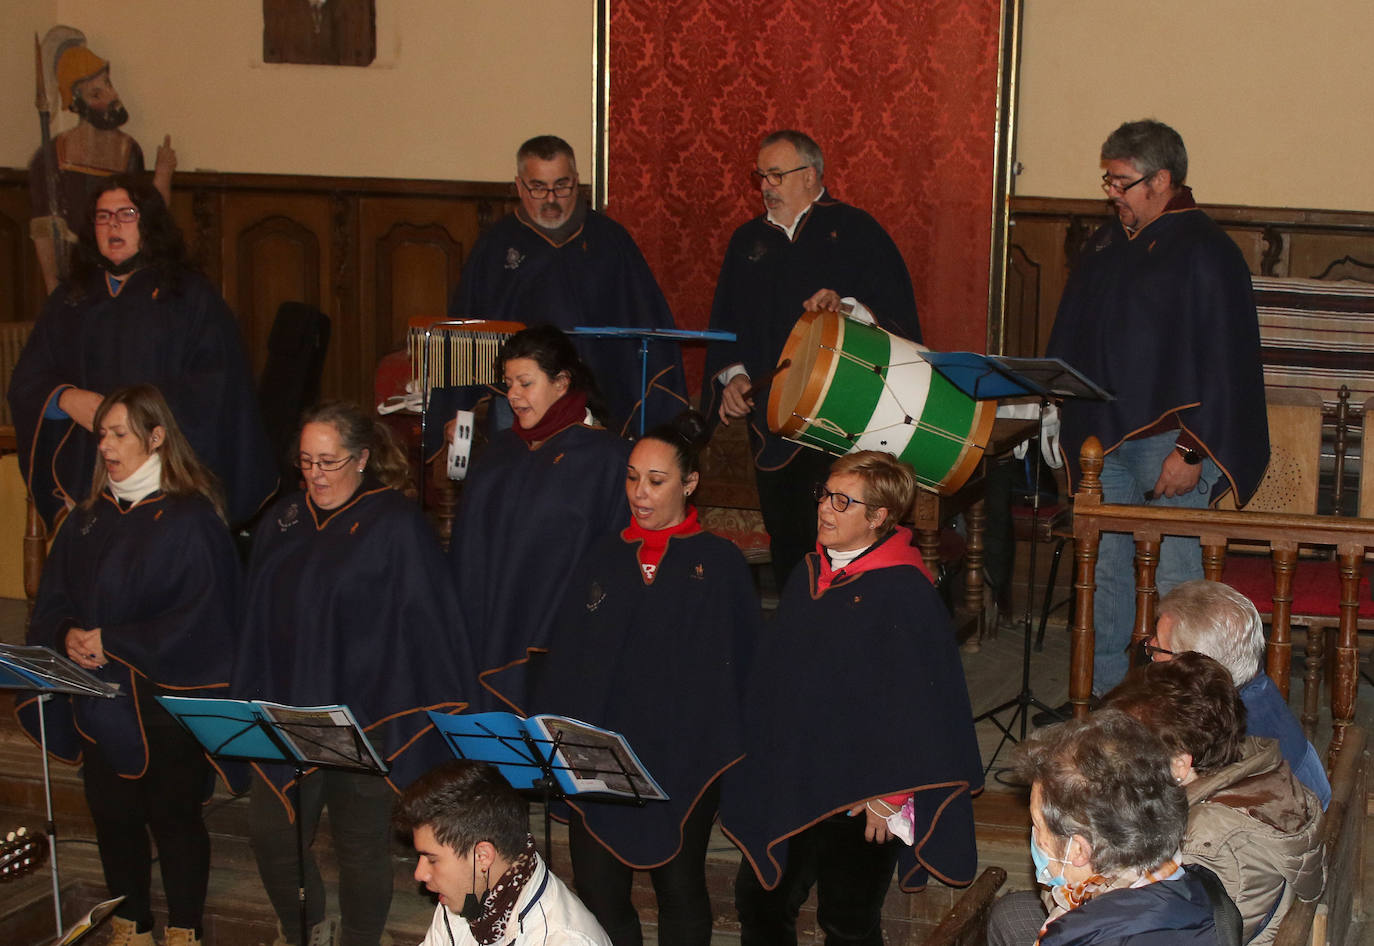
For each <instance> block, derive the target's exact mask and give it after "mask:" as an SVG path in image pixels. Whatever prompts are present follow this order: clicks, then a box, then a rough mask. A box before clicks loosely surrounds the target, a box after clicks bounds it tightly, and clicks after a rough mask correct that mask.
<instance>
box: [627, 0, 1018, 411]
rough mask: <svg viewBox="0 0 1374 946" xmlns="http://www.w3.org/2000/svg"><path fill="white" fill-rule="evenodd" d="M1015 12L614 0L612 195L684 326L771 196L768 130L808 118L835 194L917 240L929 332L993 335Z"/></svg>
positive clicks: (967, 340) (915, 267)
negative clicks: (759, 176)
mask: <svg viewBox="0 0 1374 946" xmlns="http://www.w3.org/2000/svg"><path fill="white" fill-rule="evenodd" d="M999 16H1000V4H999V3H998V2H997V0H776V2H770V3H766V4H761V3H750V2H743V3H742V2H739V0H612V4H611V35H610V47H611V50H610V67H611V94H610V116H609V121H608V132H609V147H608V154H609V162H608V163H609V172H608V191H607V195H608V199H607V211H608V212H609V213H610V214H611V216H613V217H615V218H616V219H617V220H619V221H621V222H622V223H623V224H625V226H626V227H628V228H629V230H630V232H631V233H633V234H634V236H635V239H636V240H637V241H638V243H639V245H640V248H641V249H642V250H643V251H644V255H645V256H646V257H647V258H648V260H649V265H650V266H652V267H653V270H654V273H655V274H656V275H657V276H658V280H659V283H660V285H662V287H663V291H664V293H665V294H666V295H667V296H668V301H669V303H670V304H671V305H672V307H673V314H674V316H675V317H676V319H677V323H678V325H679V326H680V327H682V328H693V329H699V328H705V327H706V324H707V322H708V320H709V317H710V309H711V295H712V292H713V291H714V289H715V281H716V276H717V274H718V271H719V269H720V262H721V257H722V255H723V254H724V252H725V245H726V242H727V241H728V240H729V238H730V234H731V232H733V230H734V229H735V227H737V226H738V225H739V224H741V223H743V222H744V221H745V220H747V219H749V218H750V217H753V216H757V215H758V214H759V213H761V211H762V203H761V201H760V199H759V192H758V188H757V187H756V186H754V185H753V184H752V183H751V182H750V179H749V171H750V169H752V168H753V166H754V159H755V157H756V156H757V153H758V142H759V139H760V138H762V137H763V135H764V134H766V133H767V132H769V131H772V130H774V129H777V128H797V129H799V130H801V131H805V132H806V133H808V134H809V135H811V136H812V137H813V138H815V139H816V140H817V141H818V142H819V143H820V145H821V147H822V148H823V149H824V151H825V162H826V169H825V180H826V185H827V187H828V189H829V191H830V193H831V194H832V195H833V196H835V197H837V198H839V199H840V200H844V201H847V202H848V203H852V204H855V205H856V206H859V207H862V208H863V209H865V210H867V211H868V212H869V213H871V214H872V215H873V216H874V217H876V218H877V219H878V221H879V222H880V223H882V225H883V226H884V227H885V228H887V231H888V232H889V233H891V234H892V237H893V239H894V240H896V242H897V245H898V247H900V248H901V251H902V255H903V256H904V257H905V258H906V263H907V268H908V269H910V270H911V278H912V282H913V283H914V284H915V286H916V301H917V304H918V306H919V309H920V315H921V326H922V331H923V332H924V334H925V341H926V344H927V345H929V346H930V347H931V348H935V349H937V350H942V351H955V350H971V351H984V350H985V342H986V332H987V299H988V254H989V243H990V239H991V215H992V190H993V158H994V137H995V131H996V126H997V112H996V97H997V60H998V25H999ZM700 372H701V361H700V358H699V357H698V358H695V359H691V358H690V357H689V365H688V373H689V375H690V376H691V382H692V383H693V385H699V384H700Z"/></svg>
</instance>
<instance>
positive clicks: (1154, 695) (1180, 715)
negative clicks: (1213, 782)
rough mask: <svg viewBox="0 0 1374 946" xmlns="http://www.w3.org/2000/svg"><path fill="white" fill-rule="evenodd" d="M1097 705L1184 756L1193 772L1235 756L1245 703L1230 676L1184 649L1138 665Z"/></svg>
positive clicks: (1207, 769) (1225, 762) (1209, 769)
mask: <svg viewBox="0 0 1374 946" xmlns="http://www.w3.org/2000/svg"><path fill="white" fill-rule="evenodd" d="M1103 704H1104V705H1105V706H1111V707H1114V708H1116V709H1119V710H1121V711H1122V712H1124V713H1129V714H1130V715H1131V716H1133V717H1135V718H1136V719H1138V720H1140V721H1141V722H1142V723H1144V724H1145V725H1146V726H1148V727H1149V728H1150V731H1151V732H1153V733H1155V734H1156V735H1157V736H1159V738H1160V739H1162V740H1163V741H1164V744H1165V745H1166V746H1168V747H1169V751H1170V752H1171V753H1172V754H1173V755H1178V754H1180V753H1183V752H1186V753H1188V754H1189V755H1190V756H1192V757H1193V768H1195V769H1197V770H1198V772H1201V773H1206V772H1212V771H1215V770H1216V769H1219V768H1221V767H1222V766H1226V765H1230V764H1231V763H1232V762H1235V761H1236V760H1237V759H1239V758H1240V744H1241V740H1243V739H1244V738H1245V704H1244V703H1242V702H1241V701H1240V694H1239V693H1238V692H1236V685H1235V683H1234V682H1233V681H1232V680H1231V674H1230V672H1229V671H1228V670H1227V669H1226V668H1225V667H1223V666H1222V665H1221V664H1219V663H1218V662H1217V661H1215V660H1213V659H1212V658H1211V657H1208V656H1207V655H1206V654H1203V653H1199V652H1197V651H1186V652H1184V653H1181V654H1179V655H1177V656H1176V657H1174V658H1173V659H1172V660H1166V661H1156V662H1154V663H1148V664H1141V665H1140V666H1139V667H1136V668H1135V669H1134V670H1132V671H1131V672H1130V673H1128V674H1127V675H1126V679H1124V680H1122V681H1121V683H1119V684H1117V686H1116V688H1115V689H1113V690H1112V691H1111V692H1110V693H1108V694H1107V696H1106V697H1105V698H1104V700H1103Z"/></svg>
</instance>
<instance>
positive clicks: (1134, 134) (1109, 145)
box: [1102, 118, 1188, 187]
mask: <svg viewBox="0 0 1374 946" xmlns="http://www.w3.org/2000/svg"><path fill="white" fill-rule="evenodd" d="M1102 160H1103V161H1129V162H1131V164H1132V165H1133V166H1134V167H1135V169H1136V170H1137V171H1139V172H1140V173H1141V174H1144V175H1145V176H1147V177H1148V176H1150V175H1151V174H1154V173H1155V172H1156V171H1161V170H1163V171H1168V172H1169V174H1170V176H1172V177H1173V181H1174V186H1175V187H1182V186H1183V182H1184V181H1185V180H1186V179H1187V177H1188V149H1187V148H1185V147H1183V138H1182V136H1181V135H1179V133H1178V132H1176V131H1174V130H1173V129H1172V128H1170V127H1169V126H1168V125H1166V124H1164V123H1163V122H1157V121H1155V120H1154V119H1153V118H1146V119H1143V120H1141V121H1138V122H1126V123H1125V124H1124V125H1122V126H1121V127H1120V128H1118V129H1117V130H1116V131H1114V132H1112V133H1111V134H1110V135H1108V136H1107V140H1106V141H1104V142H1102Z"/></svg>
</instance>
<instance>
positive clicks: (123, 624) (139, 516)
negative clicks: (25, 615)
mask: <svg viewBox="0 0 1374 946" xmlns="http://www.w3.org/2000/svg"><path fill="white" fill-rule="evenodd" d="M238 592H239V563H238V556H237V554H236V553H235V551H234V546H233V542H232V541H231V539H230V536H229V530H228V529H226V528H225V526H224V523H223V522H222V521H220V518H219V516H218V515H216V513H215V510H214V507H213V506H211V505H210V503H209V502H208V501H207V500H205V499H204V498H202V497H200V496H168V495H166V494H164V493H162V492H157V493H154V494H153V495H152V496H150V497H148V498H146V499H144V500H142V501H140V502H138V503H135V504H134V505H133V506H131V507H121V506H120V504H119V503H118V502H116V500H115V499H114V497H113V496H111V495H110V493H109V492H108V491H106V492H104V493H102V494H101V496H100V498H99V499H98V500H97V501H96V503H95V506H94V507H93V508H91V509H84V508H80V507H78V508H77V509H75V510H74V511H73V512H72V513H71V515H70V516H68V517H67V519H66V520H65V521H64V522H63V524H62V528H61V529H60V530H58V533H57V537H56V538H55V539H54V540H53V545H52V551H51V552H50V553H49V556H48V560H47V562H46V564H45V565H44V567H43V580H42V584H41V585H40V587H39V592H38V600H37V602H36V603H35V605H34V612H33V619H32V622H31V623H30V625H29V631H28V635H27V638H26V640H27V642H28V643H30V644H40V645H42V646H45V647H51V648H54V649H55V650H56V651H57V652H58V653H59V654H63V655H65V654H66V638H67V631H68V630H69V629H70V628H72V627H80V628H83V629H90V628H96V627H98V628H100V629H101V641H102V645H103V647H104V651H105V656H106V657H107V658H108V661H107V662H106V664H105V665H104V666H103V667H101V668H100V669H99V670H96V671H93V673H94V675H95V676H97V677H99V678H100V679H102V680H104V681H106V682H109V683H118V684H120V687H121V691H122V695H121V696H120V697H117V698H116V699H113V700H108V699H104V698H101V697H87V696H78V697H71V696H65V695H57V696H54V698H53V699H52V700H51V701H50V702H49V703H48V704H47V706H46V708H45V709H44V722H45V725H46V727H47V737H48V749H49V752H50V753H51V754H52V755H54V756H55V757H57V758H59V759H61V760H63V761H65V762H70V763H72V764H76V763H78V762H80V761H81V760H82V757H83V754H84V753H85V752H91V751H99V752H100V753H101V754H102V756H103V757H104V759H105V760H106V761H107V762H108V763H109V765H110V766H111V767H112V768H114V770H115V771H117V772H118V773H119V774H120V775H122V776H125V777H127V778H137V777H139V776H141V775H142V774H143V773H144V771H145V770H146V768H147V765H148V744H147V736H146V733H145V720H146V719H147V717H148V714H149V713H150V712H151V713H162V712H163V711H162V710H161V709H160V708H158V707H157V705H156V703H155V702H154V701H153V696H154V695H157V694H162V695H175V696H214V695H222V694H223V693H224V692H225V690H226V688H227V687H228V685H229V671H230V665H231V663H232V661H233V654H234V639H235V636H236V631H235V626H234V619H235V616H236V614H237V610H238ZM36 708H37V698H36V696H34V695H33V694H23V695H22V696H21V697H20V698H19V707H18V714H19V718H20V721H21V723H22V724H23V725H24V728H25V729H26V730H27V731H28V732H29V734H30V735H31V736H32V737H33V738H34V739H35V740H37V738H38V715H37V713H36V711H35V710H36ZM167 722H168V725H171V721H170V720H168V721H167ZM206 787H207V795H208V789H209V788H210V786H209V785H207V786H206Z"/></svg>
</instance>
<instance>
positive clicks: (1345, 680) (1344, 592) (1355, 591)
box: [1327, 545, 1364, 767]
mask: <svg viewBox="0 0 1374 946" xmlns="http://www.w3.org/2000/svg"><path fill="white" fill-rule="evenodd" d="M1336 555H1337V558H1338V560H1339V561H1340V565H1341V625H1340V630H1339V631H1338V632H1337V634H1336V653H1335V655H1334V656H1335V664H1336V667H1335V670H1336V679H1335V683H1334V684H1333V685H1332V687H1331V726H1332V730H1331V748H1330V749H1329V750H1328V753H1329V754H1328V755H1327V766H1328V767H1329V766H1330V765H1331V764H1333V763H1334V762H1335V760H1336V755H1337V753H1338V752H1339V751H1340V748H1341V744H1342V743H1343V742H1345V727H1347V726H1349V725H1350V724H1351V723H1353V722H1354V721H1355V694H1356V691H1357V689H1358V687H1359V685H1360V678H1359V672H1360V642H1359V627H1358V624H1357V622H1358V620H1359V616H1360V567H1361V565H1362V564H1363V562H1364V547H1363V546H1356V545H1341V546H1339V547H1338V548H1337V550H1336Z"/></svg>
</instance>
